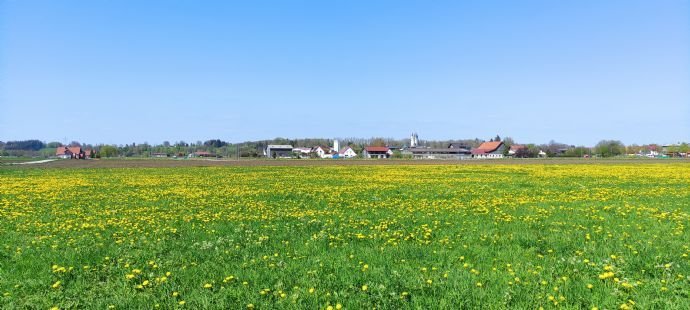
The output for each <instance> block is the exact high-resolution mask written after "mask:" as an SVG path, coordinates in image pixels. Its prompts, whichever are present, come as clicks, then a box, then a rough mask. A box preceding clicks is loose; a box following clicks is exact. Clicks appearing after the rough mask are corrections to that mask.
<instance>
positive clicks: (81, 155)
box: [55, 146, 86, 159]
mask: <svg viewBox="0 0 690 310" xmlns="http://www.w3.org/2000/svg"><path fill="white" fill-rule="evenodd" d="M55 156H57V157H58V158H64V159H70V158H74V159H85V158H86V152H84V151H83V150H82V149H81V147H80V146H59V147H58V148H57V149H56V150H55Z"/></svg>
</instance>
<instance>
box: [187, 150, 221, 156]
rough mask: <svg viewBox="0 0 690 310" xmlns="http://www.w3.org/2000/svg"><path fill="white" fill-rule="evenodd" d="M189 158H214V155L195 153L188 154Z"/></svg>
mask: <svg viewBox="0 0 690 310" xmlns="http://www.w3.org/2000/svg"><path fill="white" fill-rule="evenodd" d="M189 157H215V155H213V154H211V153H209V152H204V151H196V152H194V153H192V154H189Z"/></svg>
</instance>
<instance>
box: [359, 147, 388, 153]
mask: <svg viewBox="0 0 690 310" xmlns="http://www.w3.org/2000/svg"><path fill="white" fill-rule="evenodd" d="M364 150H365V151H367V153H372V152H388V151H389V150H390V149H389V148H388V147H385V146H367V147H365V148H364Z"/></svg>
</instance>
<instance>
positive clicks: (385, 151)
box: [362, 146, 393, 158]
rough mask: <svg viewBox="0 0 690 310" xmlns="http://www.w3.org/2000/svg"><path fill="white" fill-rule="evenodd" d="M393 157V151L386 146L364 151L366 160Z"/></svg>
mask: <svg viewBox="0 0 690 310" xmlns="http://www.w3.org/2000/svg"><path fill="white" fill-rule="evenodd" d="M391 155H393V151H391V150H390V149H389V148H388V147H386V146H367V147H365V148H364V150H363V151H362V157H364V158H390V157H391Z"/></svg>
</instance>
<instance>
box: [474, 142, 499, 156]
mask: <svg viewBox="0 0 690 310" xmlns="http://www.w3.org/2000/svg"><path fill="white" fill-rule="evenodd" d="M501 145H503V142H501V141H496V142H484V143H482V144H481V145H479V147H478V148H476V149H475V150H480V151H484V152H486V153H491V152H493V151H495V150H497V149H498V148H499V147H501Z"/></svg>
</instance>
